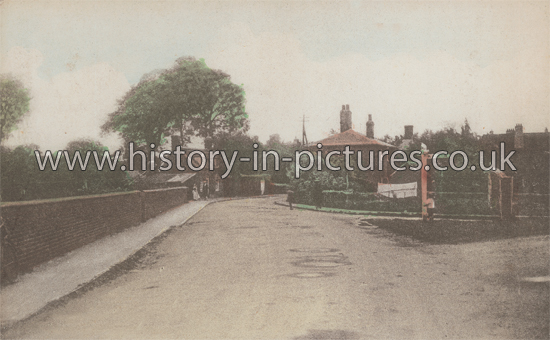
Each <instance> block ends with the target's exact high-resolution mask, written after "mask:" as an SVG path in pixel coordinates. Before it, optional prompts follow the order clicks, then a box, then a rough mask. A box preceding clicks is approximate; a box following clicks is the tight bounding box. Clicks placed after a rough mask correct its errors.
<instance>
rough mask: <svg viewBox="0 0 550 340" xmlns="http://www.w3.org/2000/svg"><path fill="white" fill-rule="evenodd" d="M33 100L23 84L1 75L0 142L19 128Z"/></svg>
mask: <svg viewBox="0 0 550 340" xmlns="http://www.w3.org/2000/svg"><path fill="white" fill-rule="evenodd" d="M30 100H31V98H30V96H29V94H28V90H27V89H25V88H24V86H23V84H22V83H21V82H20V81H19V80H17V79H15V78H13V77H11V76H8V75H4V74H3V75H0V101H1V104H0V105H1V110H0V126H1V127H2V129H1V131H0V140H4V138H6V137H7V136H8V135H9V133H10V132H12V131H13V130H15V129H16V128H17V123H19V122H20V121H21V119H22V118H23V115H25V113H27V112H28V111H29V102H30Z"/></svg>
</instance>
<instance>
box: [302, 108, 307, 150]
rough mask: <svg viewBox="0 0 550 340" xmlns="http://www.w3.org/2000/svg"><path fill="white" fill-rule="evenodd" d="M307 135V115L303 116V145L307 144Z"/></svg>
mask: <svg viewBox="0 0 550 340" xmlns="http://www.w3.org/2000/svg"><path fill="white" fill-rule="evenodd" d="M307 144H308V142H307V135H306V115H304V116H303V118H302V145H307Z"/></svg>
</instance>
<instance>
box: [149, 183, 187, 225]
mask: <svg viewBox="0 0 550 340" xmlns="http://www.w3.org/2000/svg"><path fill="white" fill-rule="evenodd" d="M141 193H142V204H143V206H142V207H143V215H142V217H143V219H144V220H147V219H149V218H151V217H154V216H157V215H158V214H161V213H163V212H165V211H167V210H170V209H172V208H174V207H177V206H179V205H182V204H183V203H186V202H187V187H178V188H167V189H159V190H144V191H142V192H141Z"/></svg>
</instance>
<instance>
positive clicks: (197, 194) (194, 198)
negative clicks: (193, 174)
mask: <svg viewBox="0 0 550 340" xmlns="http://www.w3.org/2000/svg"><path fill="white" fill-rule="evenodd" d="M199 198H200V197H199V191H198V190H197V186H196V185H193V200H195V201H198V200H199Z"/></svg>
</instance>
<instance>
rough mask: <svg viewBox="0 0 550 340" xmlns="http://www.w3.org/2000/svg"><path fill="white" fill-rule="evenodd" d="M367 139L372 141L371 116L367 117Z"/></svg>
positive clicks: (372, 125)
mask: <svg viewBox="0 0 550 340" xmlns="http://www.w3.org/2000/svg"><path fill="white" fill-rule="evenodd" d="M367 138H372V139H374V122H373V121H372V115H369V120H368V122H367Z"/></svg>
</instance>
